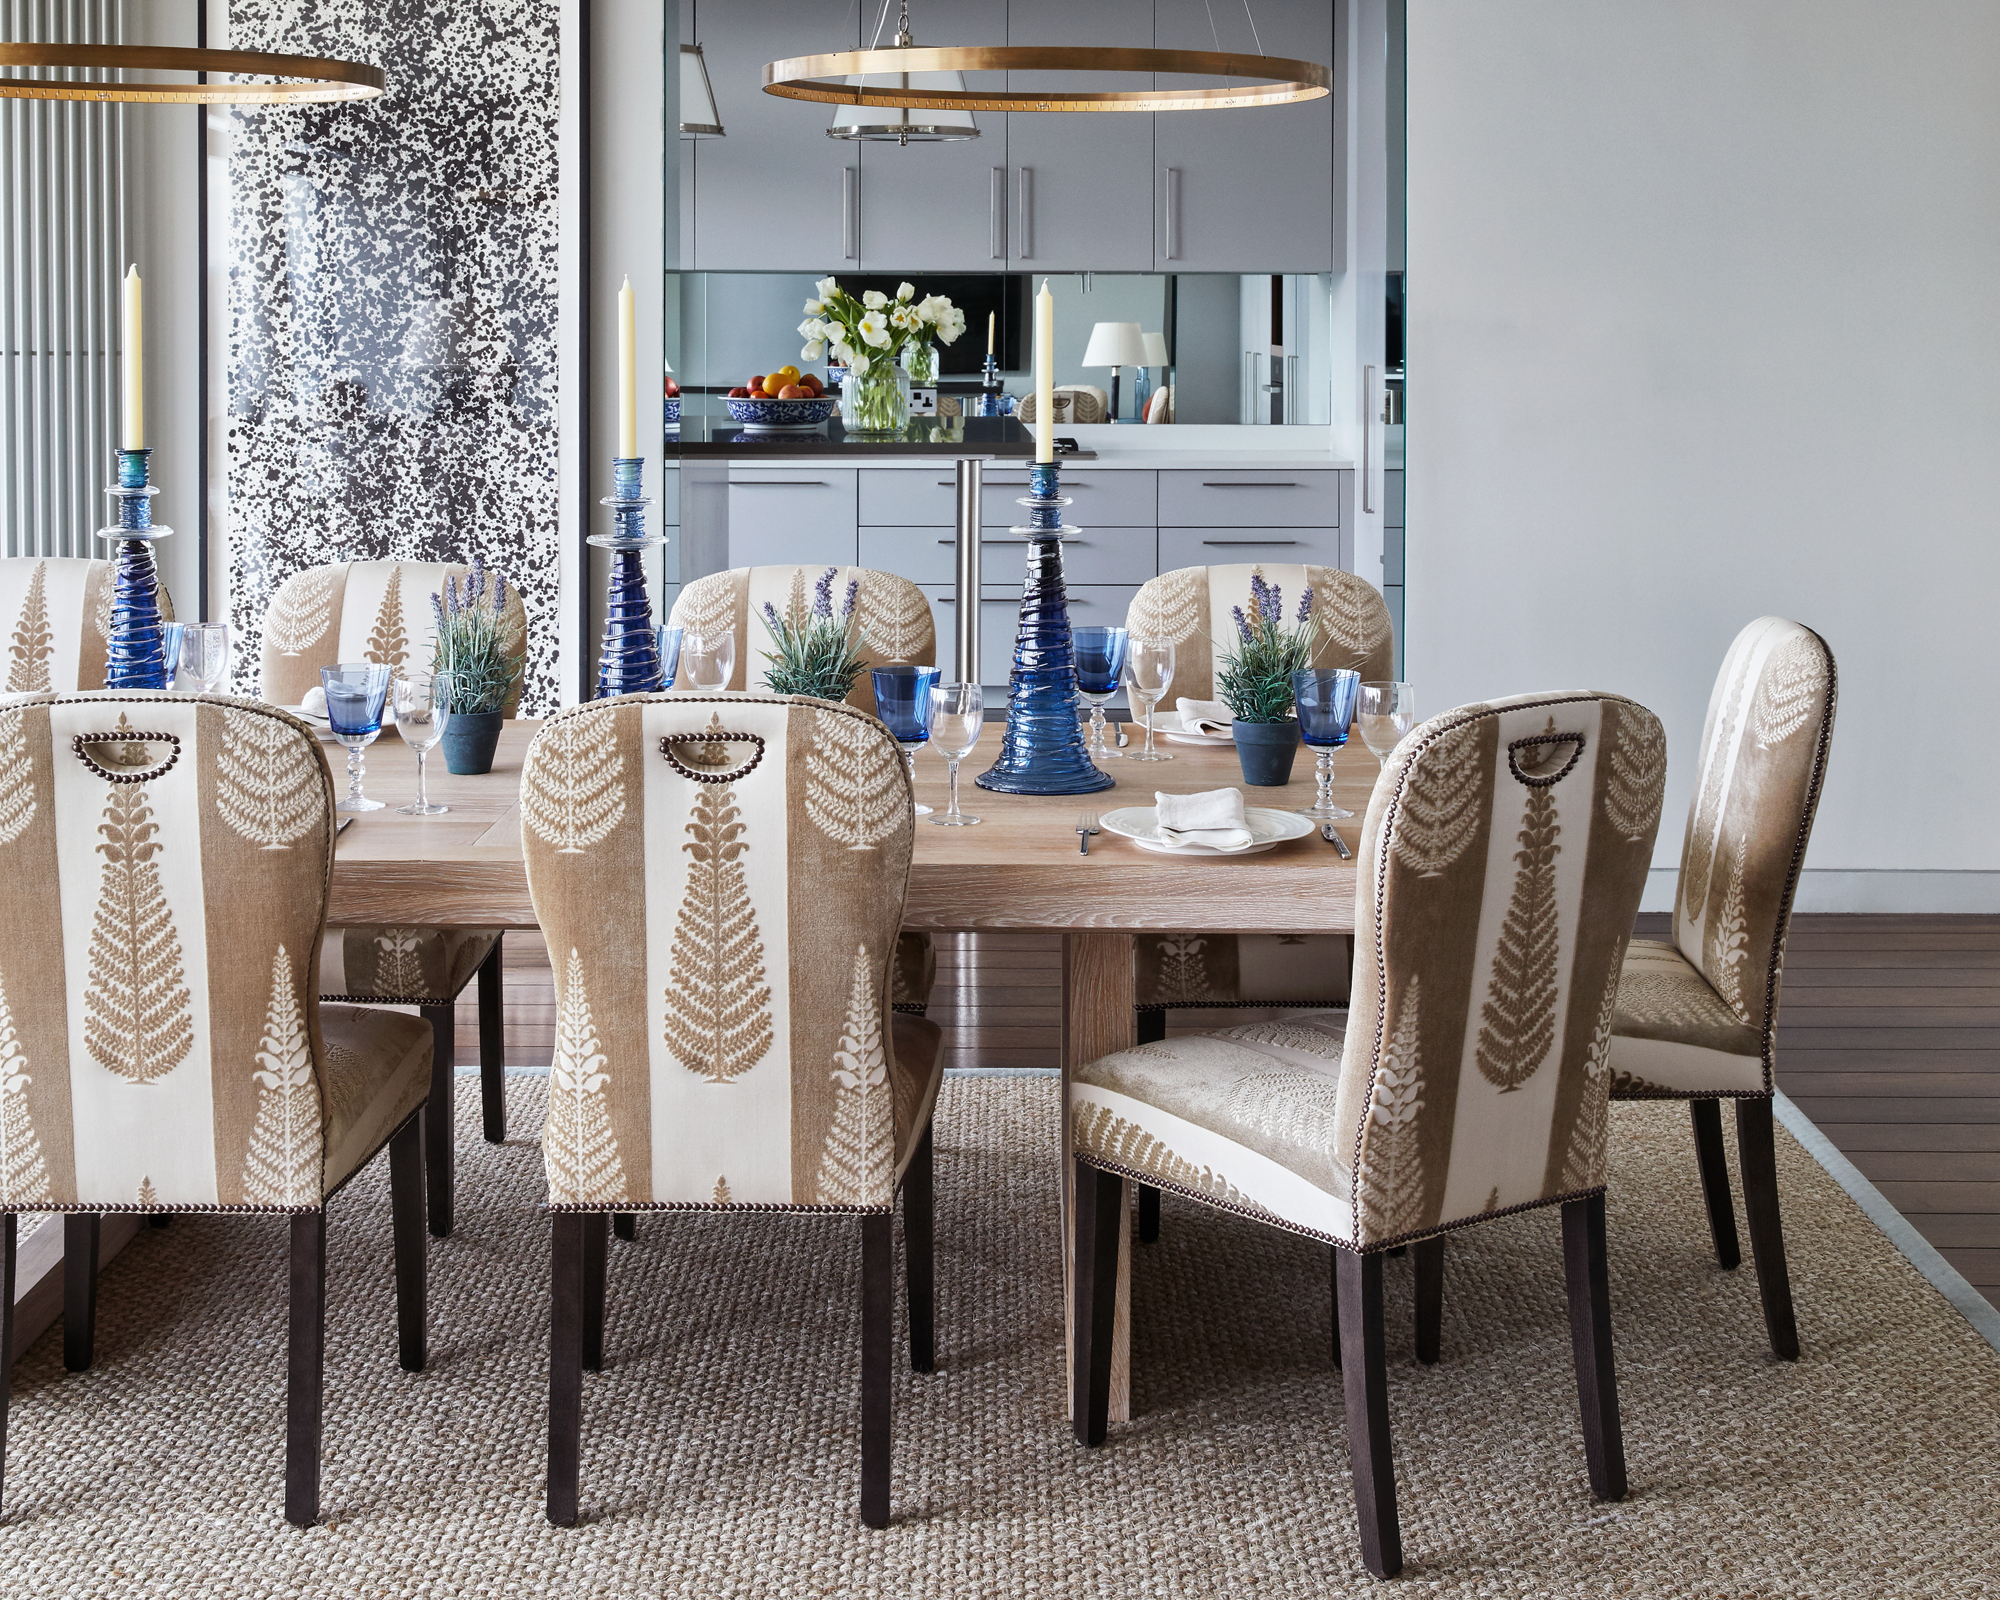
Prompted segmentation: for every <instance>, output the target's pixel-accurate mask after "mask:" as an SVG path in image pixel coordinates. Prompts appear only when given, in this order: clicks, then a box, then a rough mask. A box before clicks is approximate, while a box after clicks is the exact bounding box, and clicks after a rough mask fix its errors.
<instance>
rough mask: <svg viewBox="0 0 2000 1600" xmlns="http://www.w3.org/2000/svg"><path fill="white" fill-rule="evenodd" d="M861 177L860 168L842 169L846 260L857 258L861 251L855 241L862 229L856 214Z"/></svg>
mask: <svg viewBox="0 0 2000 1600" xmlns="http://www.w3.org/2000/svg"><path fill="white" fill-rule="evenodd" d="M860 179H861V173H860V171H859V169H858V168H855V167H842V168H841V169H840V255H841V259H842V260H844V261H853V260H856V259H857V258H858V257H859V256H860V253H861V252H860V251H859V249H857V248H856V241H855V235H856V234H858V233H859V232H860V231H861V228H860V226H859V222H860V219H859V218H858V217H856V216H855V214H854V213H855V209H856V205H857V202H858V201H859V199H860V191H861V182H860Z"/></svg>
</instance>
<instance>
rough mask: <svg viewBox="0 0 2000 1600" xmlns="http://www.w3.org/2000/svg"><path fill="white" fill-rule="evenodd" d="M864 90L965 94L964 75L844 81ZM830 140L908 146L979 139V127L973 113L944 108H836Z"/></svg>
mask: <svg viewBox="0 0 2000 1600" xmlns="http://www.w3.org/2000/svg"><path fill="white" fill-rule="evenodd" d="M844 81H846V82H848V83H852V84H856V85H859V86H860V87H862V88H867V87H870V86H873V87H875V88H878V89H879V88H888V89H926V90H931V91H933V92H939V91H941V92H944V93H947V94H964V93H965V74H964V73H962V72H888V73H874V74H871V75H869V76H867V77H859V78H857V77H849V78H847V79H846V80H844ZM826 135H827V137H828V138H829V139H876V140H883V141H893V142H896V143H899V144H907V143H910V142H912V141H915V142H917V143H928V142H929V141H931V140H933V139H977V138H978V137H979V124H978V123H976V122H974V121H973V120H972V113H971V112H970V111H960V110H955V109H946V108H944V107H941V106H916V107H911V106H835V107H834V108H833V121H832V123H830V124H829V125H828V127H827V130H826Z"/></svg>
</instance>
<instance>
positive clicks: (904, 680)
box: [870, 665, 939, 817]
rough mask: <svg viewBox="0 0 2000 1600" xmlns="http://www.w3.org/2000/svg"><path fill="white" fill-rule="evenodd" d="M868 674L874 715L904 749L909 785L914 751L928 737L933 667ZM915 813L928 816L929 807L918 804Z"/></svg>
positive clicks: (912, 777)
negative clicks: (908, 771) (908, 767)
mask: <svg viewBox="0 0 2000 1600" xmlns="http://www.w3.org/2000/svg"><path fill="white" fill-rule="evenodd" d="M870 676H871V677H872V678H873V679H874V682H875V715H876V716H878V717H880V718H881V719H882V722H883V725H884V726H885V727H887V728H888V730H889V732H890V733H891V734H892V735H893V736H894V738H895V740H896V743H897V744H899V745H901V746H902V748H903V759H904V760H905V761H907V762H909V764H910V784H911V786H912V787H913V788H914V787H915V785H916V781H917V752H918V751H919V750H921V749H922V748H923V746H924V741H925V740H926V739H928V738H929V737H930V714H931V690H933V689H935V688H936V687H937V681H938V676H939V670H938V668H936V667H917V666H903V665H898V666H891V667H876V668H875V669H874V670H873V672H872V673H871V674H870ZM916 814H917V815H918V816H920V817H927V816H929V815H930V814H931V808H930V807H929V806H927V805H925V804H923V802H921V801H919V802H918V803H917V812H916Z"/></svg>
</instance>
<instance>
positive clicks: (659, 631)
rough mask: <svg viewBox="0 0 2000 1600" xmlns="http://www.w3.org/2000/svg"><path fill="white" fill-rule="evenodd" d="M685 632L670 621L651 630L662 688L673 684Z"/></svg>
mask: <svg viewBox="0 0 2000 1600" xmlns="http://www.w3.org/2000/svg"><path fill="white" fill-rule="evenodd" d="M685 633H686V630H684V629H683V628H681V627H680V626H679V625H678V624H675V623H671V622H669V623H663V624H662V625H661V626H659V627H657V628H655V629H654V630H653V647H654V648H655V649H656V650H658V651H659V655H660V687H661V688H662V689H671V688H672V687H673V686H674V676H675V674H676V673H678V672H679V671H680V661H681V640H682V639H683V638H684V637H685ZM724 681H725V682H726V681H727V679H726V678H725V680H724Z"/></svg>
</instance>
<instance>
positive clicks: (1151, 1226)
mask: <svg viewBox="0 0 2000 1600" xmlns="http://www.w3.org/2000/svg"><path fill="white" fill-rule="evenodd" d="M1136 1187H1137V1189H1138V1191H1139V1242H1140V1243H1141V1244H1157V1243H1158V1242H1159V1238H1160V1191H1159V1190H1158V1189H1155V1188H1154V1187H1153V1186H1152V1185H1151V1184H1150V1183H1142V1184H1138V1185H1136Z"/></svg>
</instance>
